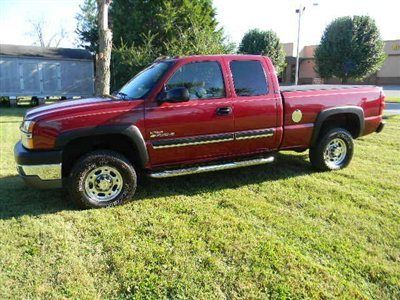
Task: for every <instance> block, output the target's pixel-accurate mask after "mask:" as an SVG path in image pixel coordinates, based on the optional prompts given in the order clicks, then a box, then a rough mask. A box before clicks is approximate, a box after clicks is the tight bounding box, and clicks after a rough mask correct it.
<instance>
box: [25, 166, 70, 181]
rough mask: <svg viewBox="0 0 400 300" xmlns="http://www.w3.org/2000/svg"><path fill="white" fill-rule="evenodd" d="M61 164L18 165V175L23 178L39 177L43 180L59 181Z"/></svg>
mask: <svg viewBox="0 0 400 300" xmlns="http://www.w3.org/2000/svg"><path fill="white" fill-rule="evenodd" d="M61 168H62V167H61V164H51V165H17V170H18V173H19V174H20V175H22V176H37V177H39V178H40V179H41V180H59V179H61V178H62V175H61Z"/></svg>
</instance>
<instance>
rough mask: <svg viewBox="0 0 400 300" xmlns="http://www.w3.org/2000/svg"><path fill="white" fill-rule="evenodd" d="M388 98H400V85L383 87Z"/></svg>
mask: <svg viewBox="0 0 400 300" xmlns="http://www.w3.org/2000/svg"><path fill="white" fill-rule="evenodd" d="M383 90H384V92H385V95H386V97H400V85H386V86H383Z"/></svg>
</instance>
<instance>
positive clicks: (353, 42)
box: [315, 16, 386, 83]
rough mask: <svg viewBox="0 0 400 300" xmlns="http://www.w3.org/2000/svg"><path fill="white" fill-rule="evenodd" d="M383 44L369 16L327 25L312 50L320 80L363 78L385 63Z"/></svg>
mask: <svg viewBox="0 0 400 300" xmlns="http://www.w3.org/2000/svg"><path fill="white" fill-rule="evenodd" d="M383 47H384V43H383V41H382V39H381V37H380V34H379V30H378V28H377V26H376V24H375V21H374V20H373V19H372V18H371V17H369V16H354V17H341V18H337V19H336V20H334V21H333V22H332V23H330V24H329V25H328V26H327V27H326V29H325V31H324V34H323V35H322V38H321V42H320V45H319V46H318V47H317V49H316V50H315V62H316V71H317V72H318V73H319V74H320V76H321V77H322V78H325V79H327V78H330V77H333V76H335V77H337V78H340V79H341V80H342V83H346V82H347V81H348V80H349V79H350V78H352V79H356V80H357V79H363V78H365V77H367V76H368V75H370V74H372V73H374V72H376V71H377V70H378V69H379V68H380V67H381V66H382V64H383V62H384V60H385V57H386V55H385V52H384V49H383Z"/></svg>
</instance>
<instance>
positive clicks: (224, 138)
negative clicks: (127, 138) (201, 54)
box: [152, 133, 235, 149]
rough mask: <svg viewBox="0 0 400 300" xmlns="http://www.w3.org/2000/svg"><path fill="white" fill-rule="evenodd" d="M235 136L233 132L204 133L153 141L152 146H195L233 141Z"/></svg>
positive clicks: (154, 147)
mask: <svg viewBox="0 0 400 300" xmlns="http://www.w3.org/2000/svg"><path fill="white" fill-rule="evenodd" d="M234 138H235V136H234V134H233V133H222V134H213V135H206V136H204V135H203V136H195V137H186V138H176V139H164V140H158V141H152V146H153V149H164V148H173V147H184V146H194V145H203V144H211V143H222V142H228V141H233V140H234Z"/></svg>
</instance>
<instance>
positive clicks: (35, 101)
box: [31, 96, 39, 106]
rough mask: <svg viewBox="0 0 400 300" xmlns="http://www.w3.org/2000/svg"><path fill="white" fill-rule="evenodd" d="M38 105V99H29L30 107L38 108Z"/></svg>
mask: <svg viewBox="0 0 400 300" xmlns="http://www.w3.org/2000/svg"><path fill="white" fill-rule="evenodd" d="M38 105H39V98H38V97H36V96H34V97H32V98H31V106H38Z"/></svg>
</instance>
